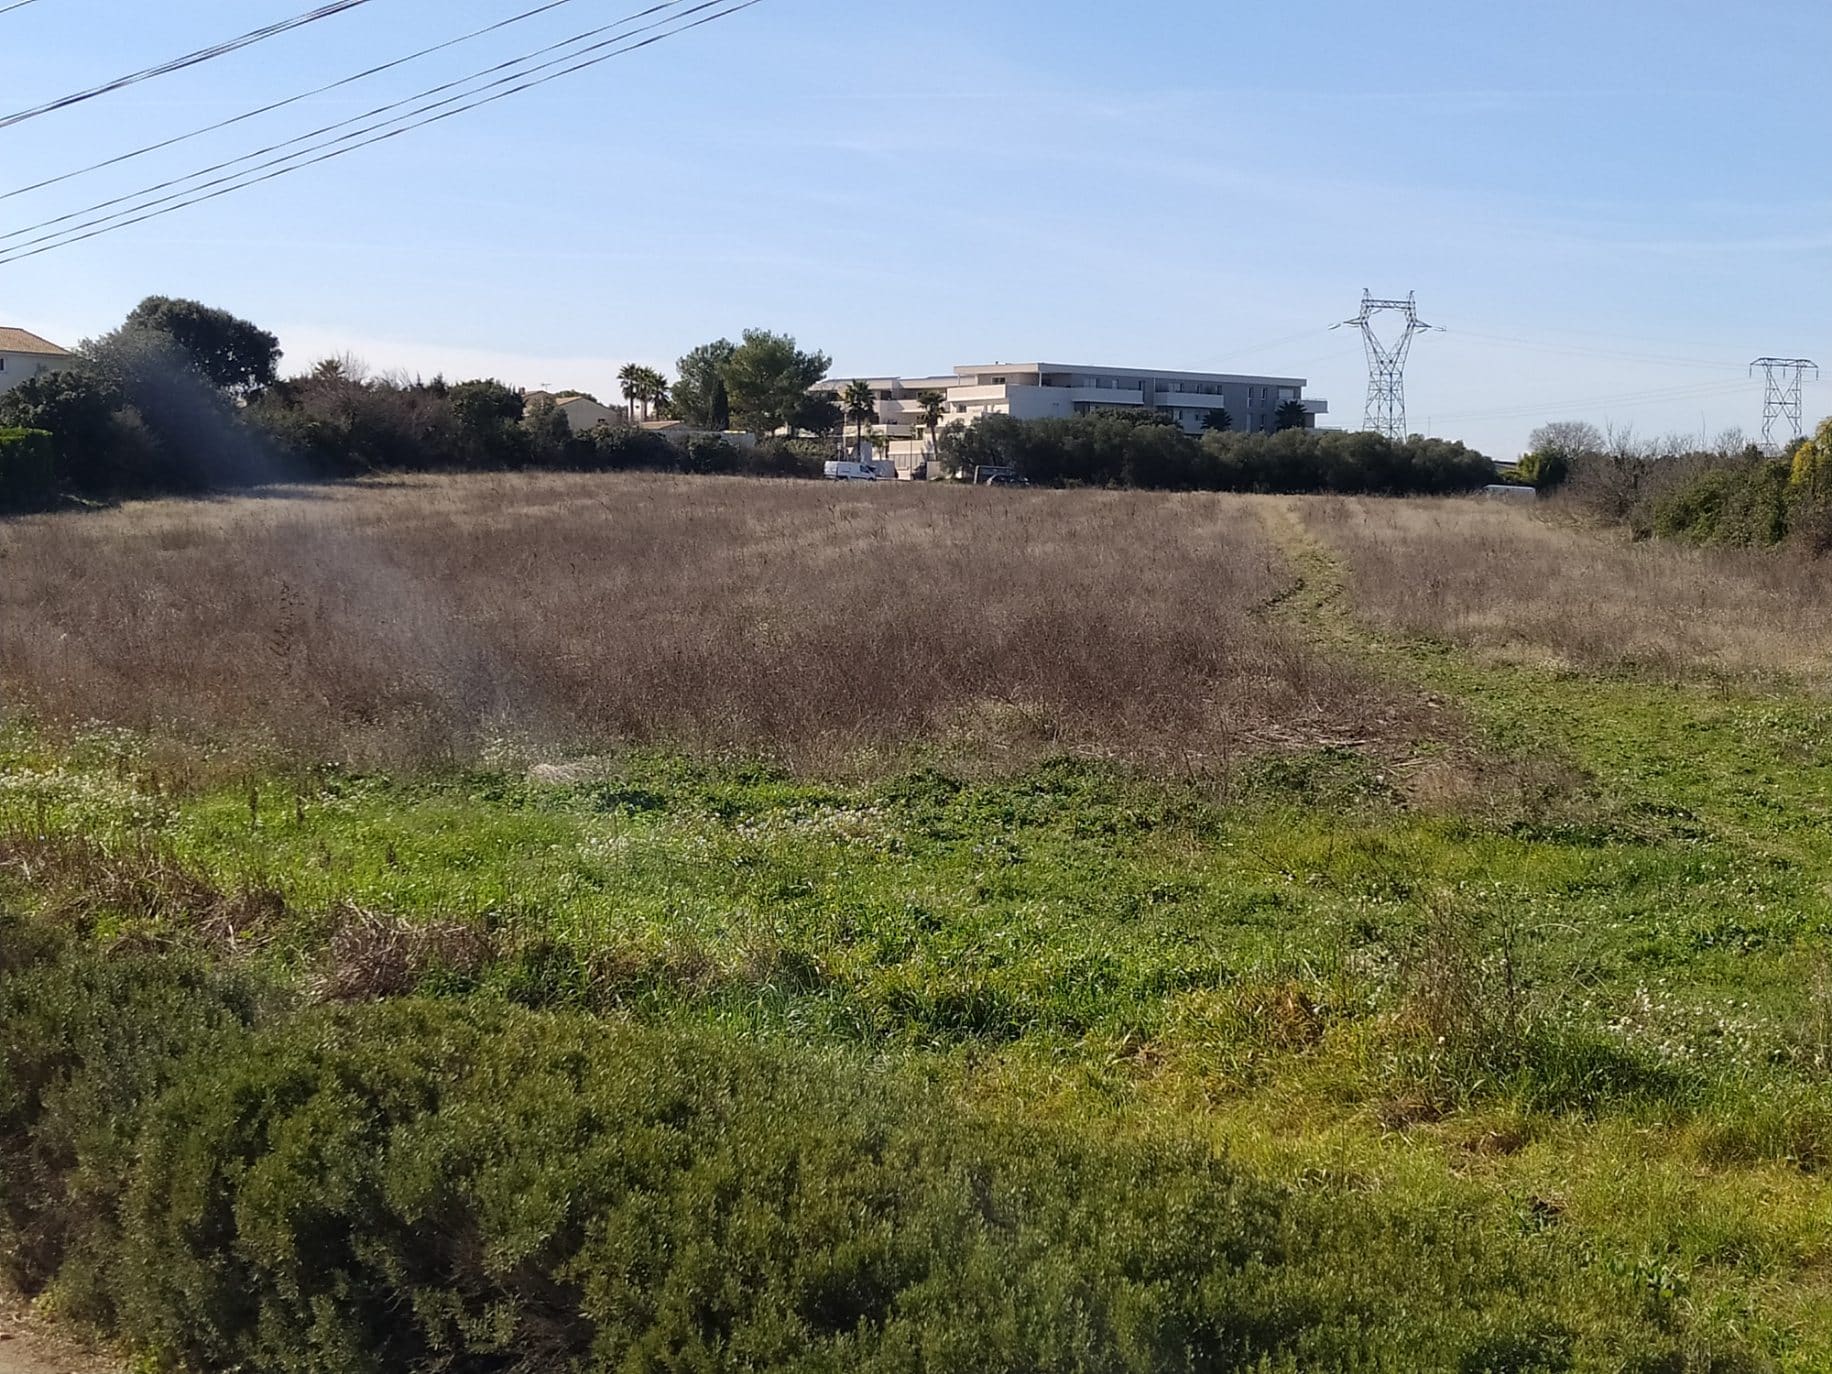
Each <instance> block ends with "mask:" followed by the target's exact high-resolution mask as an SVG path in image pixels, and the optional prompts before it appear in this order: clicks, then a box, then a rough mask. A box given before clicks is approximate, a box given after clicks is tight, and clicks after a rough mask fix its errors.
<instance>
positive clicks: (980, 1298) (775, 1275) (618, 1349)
mask: <svg viewBox="0 0 1832 1374" xmlns="http://www.w3.org/2000/svg"><path fill="white" fill-rule="evenodd" d="M940 1106H941V1104H938V1103H931V1102H928V1101H927V1100H926V1099H925V1098H923V1097H921V1096H915V1097H912V1096H911V1095H910V1094H909V1093H908V1092H907V1091H904V1090H891V1089H889V1088H887V1086H886V1085H885V1084H883V1083H877V1082H873V1081H871V1080H870V1079H868V1078H867V1079H861V1078H859V1077H857V1076H847V1075H843V1074H840V1073H836V1072H834V1071H832V1070H831V1069H829V1068H825V1067H820V1066H810V1065H809V1064H807V1063H805V1062H797V1061H794V1060H790V1059H787V1058H784V1057H782V1056H777V1055H771V1054H768V1053H764V1052H761V1051H757V1050H754V1049H749V1048H743V1047H739V1046H737V1045H734V1044H731V1043H722V1042H716V1041H712V1040H702V1039H697V1038H693V1037H681V1036H669V1035H663V1034H658V1033H654V1032H639V1031H636V1030H631V1029H605V1028H603V1027H600V1026H597V1025H594V1024H592V1023H590V1022H587V1021H583V1020H578V1019H573V1018H566V1017H554V1016H547V1017H536V1016H529V1015H524V1014H516V1013H509V1012H499V1013H480V1012H478V1011H476V1010H474V1009H473V1010H468V1011H467V1010H464V1009H453V1008H438V1007H434V1006H431V1005H427V1004H397V1005H394V1006H391V1007H383V1008H374V1009H368V1010H365V1011H363V1012H360V1013H349V1012H346V1013H341V1014H338V1015H315V1016H312V1017H310V1018H307V1019H305V1020H303V1021H301V1022H299V1023H297V1024H295V1025H293V1026H291V1027H289V1028H287V1029H285V1030H282V1031H279V1032H275V1033H270V1034H267V1035H265V1036H262V1037H259V1038H258V1039H257V1040H256V1041H255V1042H253V1043H252V1044H251V1045H250V1046H249V1049H248V1052H247V1053H246V1054H244V1055H242V1056H240V1057H238V1058H237V1059H236V1060H235V1061H234V1062H233V1063H232V1064H230V1065H228V1066H226V1067H225V1066H220V1065H211V1066H208V1067H207V1068H206V1069H204V1070H202V1071H200V1072H197V1073H195V1074H193V1075H192V1076H191V1077H190V1079H189V1080H188V1081H187V1082H186V1083H184V1085H183V1086H182V1087H180V1088H179V1089H178V1090H176V1091H175V1092H173V1093H172V1094H171V1095H170V1096H169V1097H168V1098H167V1099H166V1100H165V1101H164V1102H162V1103H161V1104H160V1105H159V1107H158V1108H157V1109H156V1110H155V1112H154V1114H153V1119H152V1121H151V1124H150V1127H149V1130H148V1133H147V1136H146V1139H145V1159H144V1165H143V1169H142V1173H141V1176H140V1178H139V1179H138V1182H137V1183H136V1186H135V1189H134V1193H133V1199H132V1202H131V1205H130V1209H129V1220H130V1225H129V1232H130V1236H131V1256H132V1259H131V1267H132V1273H133V1280H132V1283H133V1300H132V1315H133V1322H134V1330H135V1331H136V1333H137V1334H139V1335H140V1336H142V1337H144V1338H146V1339H148V1340H149V1341H150V1342H151V1343H152V1345H153V1346H154V1347H155V1348H156V1349H157V1350H158V1351H159V1352H161V1353H162V1354H163V1355H164V1356H166V1357H168V1358H173V1359H177V1360H181V1361H185V1362H190V1363H194V1364H196V1365H197V1366H199V1367H204V1368H225V1367H236V1366H247V1367H255V1368H260V1369H265V1370H277V1371H290V1370H301V1371H303V1370H318V1369H326V1368H338V1369H344V1370H377V1371H380V1370H384V1369H386V1370H396V1369H414V1368H434V1367H438V1368H460V1369H478V1370H482V1369H488V1368H503V1367H508V1365H509V1364H510V1363H515V1364H516V1365H517V1367H523V1368H543V1369H548V1368H580V1367H586V1366H587V1365H588V1364H589V1366H590V1367H593V1368H621V1369H632V1370H638V1369H693V1370H711V1369H739V1368H750V1369H784V1370H787V1369H805V1370H816V1369H819V1370H834V1371H838V1370H869V1369H885V1370H889V1369H908V1368H934V1369H957V1368H967V1367H972V1368H976V1369H983V1370H1014V1371H1015V1370H1032V1369H1082V1368H1088V1369H1092V1368H1103V1369H1114V1370H1126V1369H1131V1370H1140V1371H1143V1370H1164V1369H1196V1368H1202V1369H1225V1368H1231V1367H1235V1366H1236V1365H1238V1364H1240V1363H1243V1362H1249V1361H1251V1360H1252V1359H1253V1358H1254V1357H1255V1356H1256V1355H1257V1354H1259V1353H1264V1352H1267V1351H1272V1350H1276V1349H1278V1348H1279V1347H1280V1346H1281V1345H1283V1344H1285V1343H1286V1342H1289V1341H1291V1340H1294V1339H1296V1338H1297V1336H1298V1335H1299V1334H1300V1333H1301V1332H1302V1331H1303V1330H1304V1328H1305V1326H1306V1325H1307V1324H1308V1322H1309V1321H1310V1319H1311V1318H1312V1317H1313V1316H1314V1311H1313V1308H1312V1304H1311V1303H1310V1302H1309V1301H1308V1300H1307V1299H1304V1298H1303V1297H1302V1296H1301V1295H1296V1294H1286V1295H1283V1296H1282V1295H1281V1293H1280V1291H1279V1290H1278V1289H1277V1287H1276V1286H1271V1285H1268V1283H1267V1281H1266V1279H1265V1277H1264V1275H1265V1273H1266V1272H1268V1271H1269V1270H1271V1269H1276V1267H1277V1266H1278V1265H1279V1264H1280V1263H1281V1261H1282V1260H1283V1258H1284V1254H1283V1247H1284V1245H1285V1239H1284V1236H1285V1228H1284V1225H1283V1222H1282V1218H1281V1214H1280V1210H1279V1206H1278V1204H1277V1198H1276V1195H1275V1194H1273V1193H1271V1192H1269V1191H1268V1190H1265V1189H1263V1188H1261V1187H1259V1186H1257V1185H1254V1184H1252V1183H1250V1182H1247V1181H1245V1180H1243V1179H1241V1178H1240V1177H1238V1176H1236V1174H1235V1173H1234V1171H1233V1170H1231V1169H1230V1168H1228V1167H1227V1166H1225V1165H1223V1164H1221V1163H1219V1162H1218V1161H1217V1160H1215V1158H1214V1157H1213V1156H1212V1155H1210V1154H1209V1153H1208V1152H1207V1151H1206V1150H1205V1149H1201V1148H1198V1147H1194V1146H1188V1147H1185V1146H1177V1145H1170V1144H1159V1145H1144V1144H1139V1145H1119V1146H1116V1145H1111V1144H1109V1145H1107V1146H1105V1147H1096V1146H1091V1145H1088V1144H1083V1143H1079V1142H1077V1141H1076V1140H1075V1139H1073V1138H1071V1137H1070V1136H1068V1135H1067V1134H1066V1133H1058V1132H1054V1131H1043V1132H1031V1131H1024V1130H1019V1129H1017V1128H1015V1127H1012V1126H1008V1125H1004V1124H1001V1123H998V1122H994V1121H982V1122H971V1121H954V1120H952V1119H951V1116H950V1113H948V1112H947V1111H945V1110H941V1109H940Z"/></svg>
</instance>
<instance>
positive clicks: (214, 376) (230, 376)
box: [122, 296, 280, 396]
mask: <svg viewBox="0 0 1832 1374" xmlns="http://www.w3.org/2000/svg"><path fill="white" fill-rule="evenodd" d="M122 327H123V328H125V329H144V330H148V331H151V332H152V333H156V334H163V335H164V336H165V337H166V338H168V339H170V340H171V341H172V342H173V343H175V344H176V345H177V346H178V347H179V349H180V350H181V351H182V352H183V353H184V354H185V356H186V357H188V358H189V359H190V360H191V363H192V365H193V366H195V367H196V368H197V370H198V371H199V372H201V373H202V374H203V375H204V376H205V377H206V378H208V379H209V381H210V383H211V385H213V386H215V387H217V388H218V389H219V390H221V391H226V392H228V393H229V394H230V395H233V396H246V395H249V394H251V393H253V392H257V391H259V390H261V389H262V388H263V387H269V386H272V385H273V383H274V379H275V369H276V368H277V367H278V366H279V362H280V341H279V339H277V338H275V337H274V336H273V335H272V334H269V333H268V332H267V331H266V330H265V329H261V328H259V327H258V326H256V325H253V324H250V323H249V322H248V321H247V320H244V319H239V318H237V317H236V316H234V315H231V314H230V313H229V312H228V311H227V310H218V309H215V308H214V307H212V306H208V305H204V304H203V303H202V302H199V301H192V300H180V299H175V298H173V297H171V296H148V297H147V298H146V299H145V300H143V301H141V302H140V304H138V305H137V306H135V307H134V308H133V311H132V313H131V314H129V315H128V317H127V320H126V322H125V324H124V325H123V326H122Z"/></svg>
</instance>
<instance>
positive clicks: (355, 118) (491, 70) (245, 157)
mask: <svg viewBox="0 0 1832 1374" xmlns="http://www.w3.org/2000/svg"><path fill="white" fill-rule="evenodd" d="M720 2H721V0H704V3H702V4H700V5H697V6H695V7H694V8H693V9H689V10H687V11H684V13H686V14H693V13H695V12H696V11H698V10H704V9H710V8H712V6H714V5H716V4H719V3H720ZM685 3H686V0H661V3H658V4H654V5H651V6H650V7H649V8H648V9H645V10H639V11H637V12H636V13H635V14H632V15H628V16H626V17H624V18H622V19H619V20H617V21H616V22H614V23H610V24H603V25H600V26H599V27H597V28H595V29H588V30H586V31H585V32H584V33H580V34H574V35H573V36H572V37H571V38H564V39H561V40H560V41H559V42H557V43H550V44H548V45H547V46H546V47H543V48H537V49H536V50H535V51H533V52H531V53H527V54H525V55H523V56H521V57H515V58H511V59H509V60H508V61H506V62H499V63H497V64H496V65H495V66H493V67H486V68H485V69H484V70H482V71H480V72H473V73H471V74H470V75H468V76H461V77H458V78H457V79H456V80H453V81H446V82H442V83H441V84H439V85H437V86H433V87H431V88H429V89H427V90H424V91H420V92H417V93H416V94H414V95H410V96H404V97H402V98H401V99H399V100H393V101H390V102H388V103H387V104H385V105H378V106H376V107H375V108H374V109H372V110H365V111H364V112H363V113H362V114H358V115H352V116H350V117H349V118H348V119H340V120H338V121H337V122H336V123H334V124H325V125H322V126H321V127H319V128H316V129H312V130H310V131H308V132H306V133H303V134H300V135H298V136H297V137H295V138H289V139H286V140H284V141H283V142H280V143H270V144H268V145H267V146H265V147H262V148H257V149H255V150H254V151H253V152H252V153H243V154H242V155H241V156H239V157H232V158H228V159H226V160H224V161H222V162H216V163H212V164H211V165H210V166H208V167H204V168H201V169H200V170H198V171H195V172H187V173H185V175H183V176H178V177H171V178H169V179H167V180H165V181H161V182H158V183H157V184H155V185H152V186H143V187H141V188H140V189H139V190H137V191H129V192H127V193H125V194H124V195H119V196H113V197H111V198H109V199H108V200H101V201H97V202H96V203H95V204H94V205H87V206H84V207H83V208H82V209H80V210H72V211H71V212H70V213H69V214H65V215H58V216H55V217H54V218H51V219H46V220H40V221H39V222H38V223H36V224H28V225H26V226H25V227H24V228H23V229H11V230H8V231H7V232H5V233H3V234H0V242H4V241H5V240H8V239H16V238H22V237H24V236H25V235H26V234H32V233H36V232H37V231H39V230H40V229H51V228H54V227H55V226H57V225H60V224H69V223H70V222H71V221H72V220H79V219H82V217H83V216H84V215H93V214H96V213H97V212H98V211H102V210H108V209H110V208H111V207H113V206H116V205H125V204H126V203H127V202H129V201H141V204H139V205H136V206H132V207H130V208H129V209H126V210H122V211H118V212H116V214H111V215H104V216H103V217H102V219H104V220H105V219H113V218H115V217H116V215H126V214H133V213H134V212H135V211H137V210H144V209H147V208H149V207H151V206H153V205H161V204H164V203H165V200H174V199H177V196H176V195H174V196H168V197H165V199H164V200H150V201H142V197H145V196H152V195H156V194H157V193H158V192H160V191H169V190H171V189H172V188H173V187H175V186H182V185H184V183H185V182H187V181H200V180H201V179H202V178H204V177H207V176H209V175H210V174H211V173H212V172H221V171H226V170H227V169H228V168H230V167H234V166H237V165H239V164H241V163H244V162H253V161H255V160H256V159H257V158H262V157H266V156H267V155H268V154H270V153H277V152H279V151H280V150H281V149H283V148H295V147H298V146H299V145H300V144H309V143H311V141H312V140H313V139H316V138H322V137H323V136H324V135H326V134H331V133H335V132H336V131H337V130H339V129H348V128H351V126H353V125H364V124H368V123H369V122H370V121H373V120H375V119H377V117H378V116H381V115H385V114H388V113H389V112H390V111H393V110H399V109H402V108H404V107H405V106H409V105H415V104H419V103H420V102H422V101H426V100H428V99H429V98H430V97H432V96H435V95H439V94H441V93H442V92H445V91H451V90H456V89H458V88H459V87H463V86H470V85H472V84H474V83H475V82H478V81H482V80H483V79H484V78H485V77H488V76H494V75H496V73H498V72H503V71H508V70H509V69H511V68H515V67H528V64H529V63H531V62H534V61H535V59H536V58H539V57H545V56H546V55H547V54H548V53H551V52H556V51H559V50H560V49H563V48H574V47H578V45H579V44H581V43H583V42H585V41H586V40H587V39H590V38H598V37H601V36H602V35H604V34H608V33H616V32H617V31H619V30H627V32H622V33H618V36H617V37H615V38H610V39H606V40H605V41H604V42H603V43H598V44H594V45H592V46H591V47H587V48H581V49H580V50H579V52H578V53H574V54H571V57H576V56H580V55H581V54H583V53H586V52H593V51H596V50H597V49H598V48H601V47H605V46H608V45H609V44H611V43H616V42H621V41H622V40H623V39H624V38H628V37H631V36H633V35H634V34H637V33H646V32H648V31H649V30H650V29H653V28H658V27H660V26H661V25H662V24H664V23H666V22H667V21H666V20H659V21H657V22H656V23H655V24H650V25H647V26H644V27H641V28H636V29H631V28H630V26H631V25H632V24H634V23H636V21H637V20H639V19H646V18H648V17H650V16H651V15H655V14H659V13H662V12H663V11H666V10H671V9H677V8H679V7H680V6H681V5H683V4H685ZM571 57H560V58H555V59H553V60H552V61H549V62H546V63H542V64H540V65H538V66H534V67H529V68H528V70H529V72H536V71H542V70H545V69H546V68H548V67H553V66H558V65H560V64H561V63H564V62H567V61H570V60H571ZM527 74H528V73H526V72H524V73H520V74H519V75H527ZM517 79H519V77H518V76H506V77H502V78H500V79H499V80H497V81H494V82H491V83H490V84H489V85H485V86H481V87H479V88H478V89H477V90H476V91H472V92H469V93H468V94H469V95H476V94H479V93H480V92H482V91H486V90H490V89H491V88H492V87H493V86H500V85H505V84H507V83H509V82H511V81H515V80H517ZM467 98H468V95H455V96H449V97H447V98H446V99H445V100H441V101H435V102H433V103H432V104H423V105H421V106H420V108H419V109H418V110H413V111H409V112H408V113H407V114H404V115H399V116H396V117H395V118H393V119H387V120H382V121H381V123H380V124H374V125H372V126H371V127H374V128H381V127H383V126H385V125H387V124H393V123H398V122H400V121H401V120H405V119H410V118H412V117H413V116H414V115H416V114H423V113H425V112H426V111H428V110H434V109H438V108H439V107H440V106H443V105H449V104H453V103H455V102H457V101H459V100H464V99H467ZM364 132H365V130H364V129H361V128H358V129H356V130H355V132H353V133H350V134H346V135H344V137H343V138H340V139H334V140H332V143H340V142H344V141H346V140H347V139H351V138H358V137H360V136H361V135H362V134H363V133H364ZM329 146H331V145H330V144H320V145H318V147H329ZM314 151H317V149H316V148H302V149H300V152H299V153H298V154H288V156H301V155H303V154H304V153H306V152H314ZM273 165H275V164H274V163H271V162H270V163H264V164H262V166H263V167H269V166H273ZM248 170H250V171H253V170H257V169H255V168H250V169H248ZM233 175H234V176H240V175H242V173H239V172H238V173H235V174H233ZM230 179H232V178H222V179H221V180H218V181H210V182H203V184H202V185H200V186H195V187H192V188H191V189H192V190H193V191H201V190H207V189H208V188H210V187H212V186H219V185H221V184H222V182H223V181H226V180H230ZM178 194H179V195H189V194H190V192H189V191H185V192H180V193H178ZM101 222H102V220H90V221H87V222H86V223H85V224H83V225H82V226H79V227H82V228H88V227H92V226H93V225H95V224H99V223H101ZM60 232H62V231H60ZM54 237H56V235H47V236H46V237H45V238H37V239H30V240H28V241H27V242H28V243H43V242H46V241H47V239H49V238H54ZM25 246H26V245H25V244H18V245H15V247H25ZM9 251H11V250H10V249H0V252H9Z"/></svg>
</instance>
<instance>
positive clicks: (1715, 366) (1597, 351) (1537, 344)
mask: <svg viewBox="0 0 1832 1374" xmlns="http://www.w3.org/2000/svg"><path fill="white" fill-rule="evenodd" d="M1453 332H1454V333H1455V334H1456V335H1457V337H1458V338H1463V339H1481V340H1483V341H1484V342H1486V343H1497V344H1505V345H1507V346H1508V347H1510V348H1524V349H1527V350H1528V351H1530V352H1534V353H1549V354H1552V355H1554V356H1555V357H1570V358H1604V359H1608V360H1610V361H1613V362H1634V363H1657V364H1660V365H1661V366H1665V367H1698V368H1705V369H1708V370H1710V371H1713V372H1741V371H1742V370H1743V365H1742V364H1741V363H1727V362H1721V361H1719V362H1712V361H1708V360H1706V359H1704V358H1676V357H1672V356H1670V355H1666V354H1657V353H1632V352H1629V351H1627V350H1624V349H1613V348H1610V349H1606V348H1586V347H1583V346H1581V345H1580V346H1572V345H1564V344H1555V343H1551V342H1546V341H1536V340H1533V339H1516V338H1512V337H1509V336H1507V335H1504V334H1483V333H1479V332H1478V331H1476V330H1473V329H1458V330H1455V331H1453Z"/></svg>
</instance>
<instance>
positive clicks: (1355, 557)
mask: <svg viewBox="0 0 1832 1374" xmlns="http://www.w3.org/2000/svg"><path fill="white" fill-rule="evenodd" d="M1303 510H1304V517H1305V519H1306V521H1307V523H1308V524H1309V527H1310V529H1311V530H1312V532H1313V533H1315V534H1317V535H1319V536H1320V537H1321V538H1323V539H1324V540H1325V542H1326V543H1328V545H1329V546H1330V547H1331V548H1332V549H1333V550H1335V551H1336V552H1338V553H1339V554H1340V555H1341V556H1342V557H1343V558H1344V559H1345V560H1346V561H1347V563H1348V565H1349V569H1350V573H1351V579H1350V594H1351V596H1352V597H1353V600H1354V604H1355V606H1356V608H1357V609H1358V610H1359V611H1360V612H1362V613H1363V614H1365V615H1367V616H1368V617H1369V618H1370V619H1372V620H1373V621H1374V622H1375V623H1377V624H1379V625H1381V626H1383V627H1385V628H1387V629H1391V630H1397V631H1399V632H1401V633H1405V634H1411V635H1421V636H1427V637H1430V638H1434V639H1443V640H1448V641H1451V642H1454V643H1460V644H1469V645H1473V646H1475V647H1478V648H1481V649H1485V650H1488V651H1491V652H1494V653H1496V654H1498V655H1500V656H1501V657H1503V658H1507V659H1513V660H1521V661H1528V662H1551V663H1555V664H1561V665H1568V666H1573V667H1578V668H1585V669H1593V670H1594V669H1604V670H1613V669H1620V668H1636V669H1644V670H1650V671H1654V672H1658V673H1662V674H1669V675H1672V676H1675V677H1684V676H1692V675H1696V674H1699V673H1707V674H1719V675H1731V676H1742V675H1749V674H1754V675H1768V674H1793V675H1799V676H1802V677H1805V678H1808V679H1815V680H1823V679H1824V678H1825V677H1826V675H1827V669H1828V666H1829V664H1832V568H1828V567H1827V566H1826V565H1824V564H1820V563H1815V562H1812V561H1810V560H1807V559H1805V558H1800V557H1797V556H1793V555H1786V554H1772V553H1761V552H1753V551H1747V550H1739V549H1700V548H1689V547H1683V546H1679V545H1673V544H1664V543H1661V544H1654V543H1633V542H1631V541H1630V540H1629V539H1628V538H1627V537H1626V536H1625V535H1622V536H1618V535H1614V534H1610V533H1605V532H1601V531H1598V530H1596V529H1594V528H1591V527H1587V526H1585V525H1582V524H1579V523H1575V522H1573V521H1570V520H1565V519H1559V518H1557V517H1556V516H1552V517H1549V516H1547V515H1545V514H1544V513H1541V512H1534V511H1526V510H1521V509H1518V508H1515V507H1503V506H1494V505H1485V504H1482V503H1479V502H1474V501H1415V502H1399V501H1367V500H1352V499H1332V500H1323V501H1315V502H1307V503H1306V504H1305V505H1304V508H1303Z"/></svg>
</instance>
